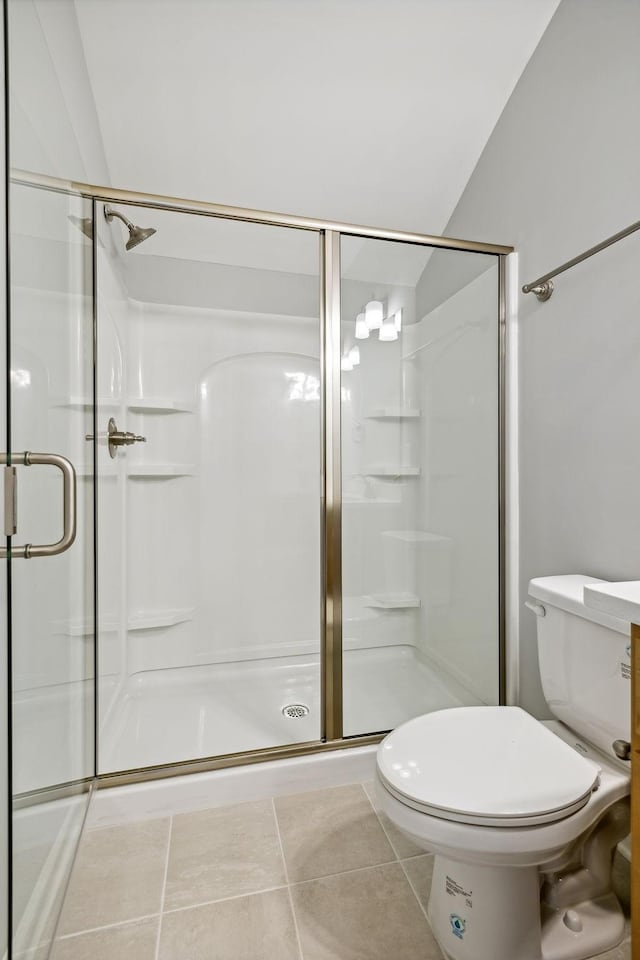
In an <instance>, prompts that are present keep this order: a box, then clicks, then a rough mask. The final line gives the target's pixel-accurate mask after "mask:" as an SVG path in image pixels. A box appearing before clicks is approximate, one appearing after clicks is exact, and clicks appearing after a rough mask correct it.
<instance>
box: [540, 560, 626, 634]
mask: <svg viewBox="0 0 640 960" xmlns="http://www.w3.org/2000/svg"><path fill="white" fill-rule="evenodd" d="M606 582H607V581H606V580H599V579H598V578H597V577H587V576H585V575H584V574H582V573H569V574H565V575H563V576H559V577H535V579H533V580H530V581H529V596H530V597H533V598H534V600H539V601H540V602H541V603H542V604H545V603H547V604H548V605H549V606H552V607H557V608H558V609H559V610H566V611H567V613H573V614H575V616H577V617H582V618H583V619H584V620H591V622H592V623H599V624H600V625H601V626H603V627H608V628H609V629H610V630H616V631H617V632H618V633H624V634H625V635H627V636H628V634H629V629H630V627H629V624H628V623H627V622H626V620H619V619H618V617H612V616H611V615H610V614H608V613H602V612H601V611H600V610H595V609H594V608H593V607H588V606H587V605H586V604H585V602H584V588H585V587H586V586H589V585H590V584H593V583H606Z"/></svg>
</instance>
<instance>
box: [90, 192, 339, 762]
mask: <svg viewBox="0 0 640 960" xmlns="http://www.w3.org/2000/svg"><path fill="white" fill-rule="evenodd" d="M111 206H112V207H113V208H114V209H116V210H117V212H118V213H120V214H121V215H123V216H126V218H127V219H128V220H130V221H132V222H133V223H134V224H136V225H139V226H141V227H142V228H143V229H145V230H147V231H149V230H151V229H152V228H153V229H155V233H147V234H145V237H146V238H145V239H144V240H143V241H141V242H140V243H139V244H137V245H136V246H135V247H130V248H129V249H127V248H126V245H125V244H126V241H127V240H128V233H127V228H126V227H125V226H123V224H122V222H119V221H118V220H117V219H116V220H112V221H111V222H107V221H106V220H105V218H104V216H103V215H102V204H98V216H97V225H98V264H97V266H98V273H97V277H98V290H97V304H98V337H99V342H98V356H99V364H98V435H99V438H100V439H99V444H98V476H99V478H100V479H99V483H100V495H99V551H100V554H99V570H100V591H101V604H100V629H99V634H100V642H99V651H100V671H99V675H100V691H99V703H100V735H99V771H100V772H101V773H108V772H112V771H122V770H130V769H135V768H140V767H148V766H154V765H161V764H171V763H175V762H180V761H187V760H193V759H198V758H204V757H212V756H220V755H226V754H233V753H242V752H245V751H250V750H260V749H264V748H268V747H273V746H278V745H285V744H291V743H301V742H305V741H314V740H319V739H320V736H321V711H320V665H319V661H320V641H321V636H320V633H321V631H320V627H321V571H320V561H321V557H320V522H321V487H320V484H321V472H320V451H321V434H320V423H321V411H320V400H321V391H320V320H319V276H318V271H319V235H318V234H317V233H315V232H313V231H308V230H295V229H286V228H281V227H272V226H265V225H261V224H251V223H244V222H236V221H230V220H224V219H216V218H211V217H203V216H195V215H187V214H183V213H178V212H169V211H166V210H158V209H155V208H153V207H146V206H145V207H126V206H124V205H122V204H112V205H111ZM111 418H113V419H114V420H115V422H116V423H117V426H118V428H119V429H120V430H121V431H122V432H127V433H129V434H131V435H132V436H133V437H138V438H139V439H138V440H134V441H132V442H131V443H129V444H126V445H122V446H119V447H117V448H115V449H112V450H111V451H110V449H109V446H108V437H107V424H108V422H109V420H110V419H111ZM142 438H144V439H142ZM112 453H113V454H114V456H112V455H111V454H112ZM160 731H162V732H161V734H160V733H159V732H160Z"/></svg>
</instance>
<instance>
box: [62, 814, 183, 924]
mask: <svg viewBox="0 0 640 960" xmlns="http://www.w3.org/2000/svg"><path fill="white" fill-rule="evenodd" d="M168 840H169V819H168V818H167V819H162V820H145V821H143V822H142V823H129V824H125V825H123V826H118V827H104V828H100V829H95V830H88V831H87V832H86V833H85V834H84V836H83V838H82V841H81V843H80V847H79V849H78V856H77V858H76V862H75V865H74V868H73V872H72V874H71V882H70V884H69V890H68V892H67V896H66V899H65V903H64V907H63V910H62V917H61V921H60V933H61V934H65V933H77V932H79V931H81V930H90V929H92V928H93V927H104V926H107V925H109V924H113V923H122V922H125V921H127V920H134V919H136V918H138V917H144V916H150V915H152V914H156V913H159V912H160V906H161V899H162V885H163V881H164V870H165V864H166V858H167V843H168Z"/></svg>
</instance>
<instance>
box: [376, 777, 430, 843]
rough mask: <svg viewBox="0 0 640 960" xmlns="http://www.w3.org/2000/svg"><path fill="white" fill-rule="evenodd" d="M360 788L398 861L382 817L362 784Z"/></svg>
mask: <svg viewBox="0 0 640 960" xmlns="http://www.w3.org/2000/svg"><path fill="white" fill-rule="evenodd" d="M367 783H369V781H368V780H367ZM360 786H361V787H362V789H363V791H364V795H365V797H366V798H367V800H368V801H369V803H370V804H371V809H372V810H373V812H374V814H375V816H376V820H377V821H378V823H379V824H380V826H381V827H382V832H383V833H384V835H385V837H386V838H387V840H388V841H389V845H390V847H391V849H392V850H393V852H394V854H395V858H396V860H400V854H399V853H398V851H397V850H396V848H395V845H394V843H393V840H392V839H391V835H390V834H389V831H388V830H387V828H386V827H385V825H384V823H383V821H382V817H381V816H380V813H379V812H378V810H376V806H375V804H374V802H373V800H372V799H371V797H370V796H369V794H368V793H367V790H366V789H365V785H364V783H361V784H360ZM425 852H426V851H425Z"/></svg>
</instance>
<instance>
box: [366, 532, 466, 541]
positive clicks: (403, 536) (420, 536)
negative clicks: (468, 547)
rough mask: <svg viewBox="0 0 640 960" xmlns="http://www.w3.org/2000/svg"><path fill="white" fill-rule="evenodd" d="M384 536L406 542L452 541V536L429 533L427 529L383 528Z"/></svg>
mask: <svg viewBox="0 0 640 960" xmlns="http://www.w3.org/2000/svg"><path fill="white" fill-rule="evenodd" d="M382 536H383V537H390V538H391V539H392V540H403V541H404V542H405V543H451V537H443V536H442V535H441V534H440V533H429V532H428V531H427V530H383V531H382Z"/></svg>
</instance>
